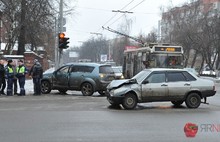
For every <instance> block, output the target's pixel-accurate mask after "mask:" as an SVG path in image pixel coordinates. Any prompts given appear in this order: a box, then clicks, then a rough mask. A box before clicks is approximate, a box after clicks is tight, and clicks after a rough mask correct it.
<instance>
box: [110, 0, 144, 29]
mask: <svg viewBox="0 0 220 142" xmlns="http://www.w3.org/2000/svg"><path fill="white" fill-rule="evenodd" d="M144 1H145V0H142V1H141V2H139V3H138V4H137V5H135V6H134V7H132V8H131V9H129V10H128V11H131V10H133V9H134V8H136V7H137V6H139V5H140V4H141V3H143V2H144ZM124 15H125V14H123V15H121V16H120V17H119V18H117V19H116V20H115V21H114V22H112V23H111V24H110V25H109V26H111V25H113V24H114V23H115V22H117V21H118V20H119V19H121V17H122V16H124Z"/></svg>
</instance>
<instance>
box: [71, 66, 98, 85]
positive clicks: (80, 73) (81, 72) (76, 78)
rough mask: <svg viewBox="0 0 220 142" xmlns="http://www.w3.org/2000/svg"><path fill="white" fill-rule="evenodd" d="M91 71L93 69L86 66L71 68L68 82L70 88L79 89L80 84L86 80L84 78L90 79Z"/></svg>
mask: <svg viewBox="0 0 220 142" xmlns="http://www.w3.org/2000/svg"><path fill="white" fill-rule="evenodd" d="M93 70H94V67H92V66H86V65H75V66H72V68H71V71H70V81H69V85H70V87H71V88H76V89H79V88H80V86H81V84H82V83H83V82H84V81H85V80H86V78H88V77H91V73H92V71H93Z"/></svg>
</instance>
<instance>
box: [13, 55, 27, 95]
mask: <svg viewBox="0 0 220 142" xmlns="http://www.w3.org/2000/svg"><path fill="white" fill-rule="evenodd" d="M27 73H28V70H27V68H26V67H25V66H24V61H23V60H21V59H20V60H18V66H17V67H16V77H17V79H18V83H19V86H20V94H18V95H19V96H25V88H24V85H25V75H26V74H27Z"/></svg>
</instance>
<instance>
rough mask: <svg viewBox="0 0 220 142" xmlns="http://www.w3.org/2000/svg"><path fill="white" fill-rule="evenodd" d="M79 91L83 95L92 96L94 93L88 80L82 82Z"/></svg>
mask: <svg viewBox="0 0 220 142" xmlns="http://www.w3.org/2000/svg"><path fill="white" fill-rule="evenodd" d="M81 92H82V94H83V96H92V95H93V93H94V89H93V86H92V84H90V83H88V82H86V83H83V84H82V86H81Z"/></svg>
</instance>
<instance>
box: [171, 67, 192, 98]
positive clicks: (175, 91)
mask: <svg viewBox="0 0 220 142" xmlns="http://www.w3.org/2000/svg"><path fill="white" fill-rule="evenodd" d="M167 82H168V88H169V97H170V98H171V99H182V98H183V97H184V96H185V94H186V92H188V91H189V90H190V86H191V83H190V81H188V80H187V78H186V77H185V76H184V74H183V72H182V71H176V72H175V71H172V72H167Z"/></svg>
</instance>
